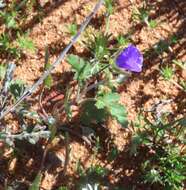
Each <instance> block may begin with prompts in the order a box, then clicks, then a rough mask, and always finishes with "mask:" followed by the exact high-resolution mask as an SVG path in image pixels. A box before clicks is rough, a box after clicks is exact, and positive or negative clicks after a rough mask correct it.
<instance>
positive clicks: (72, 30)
mask: <svg viewBox="0 0 186 190" xmlns="http://www.w3.org/2000/svg"><path fill="white" fill-rule="evenodd" d="M68 31H69V33H70V35H71V36H75V35H76V33H77V31H78V26H77V24H74V23H73V24H70V25H69V26H68Z"/></svg>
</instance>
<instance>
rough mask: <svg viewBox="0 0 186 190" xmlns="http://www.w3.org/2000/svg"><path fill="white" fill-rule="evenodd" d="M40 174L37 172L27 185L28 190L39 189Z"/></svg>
mask: <svg viewBox="0 0 186 190" xmlns="http://www.w3.org/2000/svg"><path fill="white" fill-rule="evenodd" d="M41 178H42V174H41V173H40V172H39V173H38V174H37V176H36V178H35V179H34V181H33V183H32V185H31V186H30V187H29V190H39V186H40V183H41Z"/></svg>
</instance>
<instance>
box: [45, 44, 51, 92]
mask: <svg viewBox="0 0 186 190" xmlns="http://www.w3.org/2000/svg"><path fill="white" fill-rule="evenodd" d="M50 66H51V64H50V62H49V50H48V47H46V49H45V66H44V69H45V71H46V70H48V69H49V68H50ZM52 84H53V78H52V75H48V77H47V78H46V79H45V80H44V86H45V87H46V88H49V89H50V88H51V86H52Z"/></svg>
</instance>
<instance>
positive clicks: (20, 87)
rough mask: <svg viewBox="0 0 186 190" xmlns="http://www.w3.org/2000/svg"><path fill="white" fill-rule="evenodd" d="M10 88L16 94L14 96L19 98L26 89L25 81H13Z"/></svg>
mask: <svg viewBox="0 0 186 190" xmlns="http://www.w3.org/2000/svg"><path fill="white" fill-rule="evenodd" d="M9 90H10V93H11V94H12V95H13V96H14V98H15V99H18V98H19V97H20V96H21V95H22V94H23V92H24V90H25V86H24V83H23V81H21V80H14V81H11V83H10V86H9Z"/></svg>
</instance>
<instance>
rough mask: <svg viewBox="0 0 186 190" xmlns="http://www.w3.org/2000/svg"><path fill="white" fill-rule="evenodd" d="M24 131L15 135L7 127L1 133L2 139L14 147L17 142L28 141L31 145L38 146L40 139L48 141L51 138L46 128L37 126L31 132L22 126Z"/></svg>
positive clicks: (0, 137)
mask: <svg viewBox="0 0 186 190" xmlns="http://www.w3.org/2000/svg"><path fill="white" fill-rule="evenodd" d="M22 128H23V131H22V132H20V133H16V134H13V133H12V131H11V130H9V128H8V127H7V128H6V129H4V130H3V131H1V132H0V139H1V140H2V141H4V142H5V143H6V144H8V145H9V146H14V142H15V140H27V141H29V142H30V143H31V144H36V143H37V142H38V140H39V139H40V138H46V139H48V138H49V137H50V131H48V130H46V126H41V125H36V126H35V127H34V128H33V130H32V131H31V132H30V131H28V130H27V128H26V126H22Z"/></svg>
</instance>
